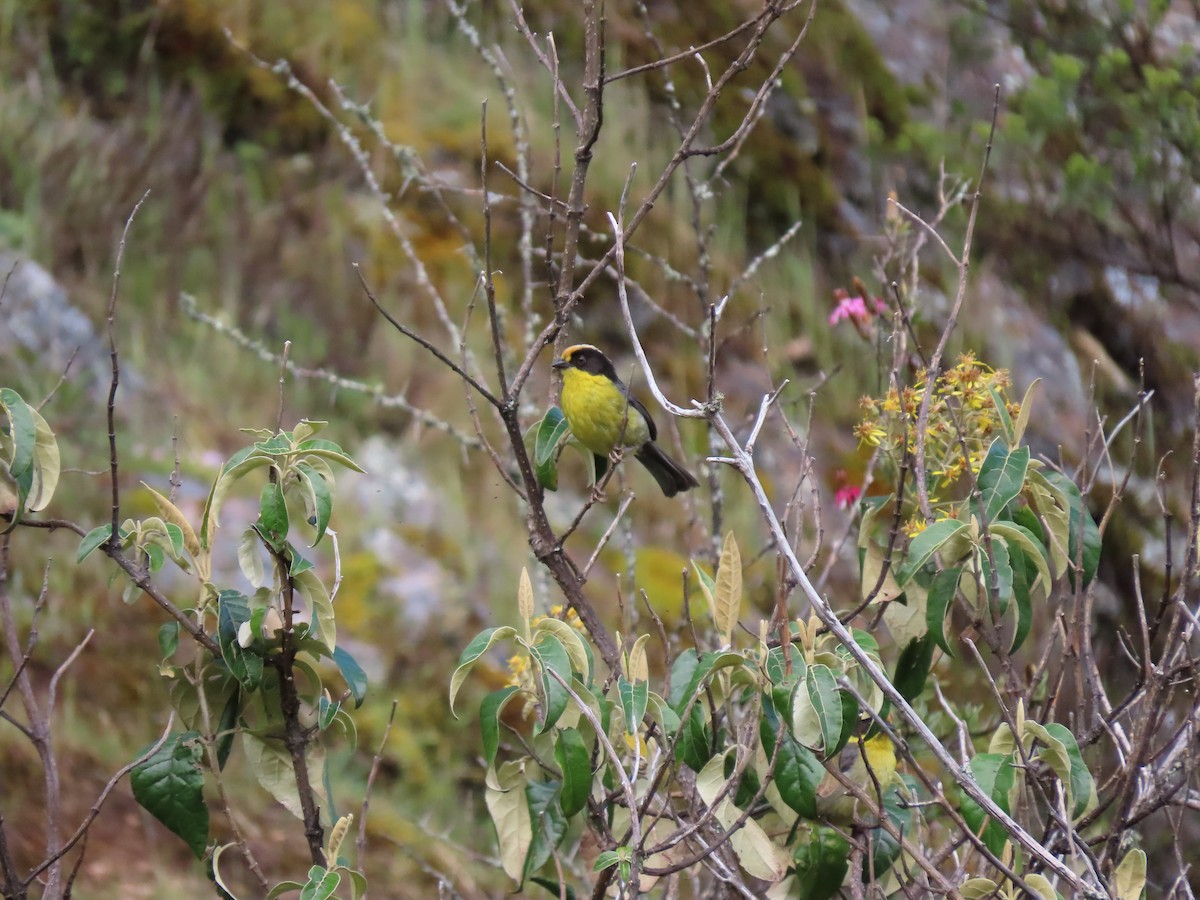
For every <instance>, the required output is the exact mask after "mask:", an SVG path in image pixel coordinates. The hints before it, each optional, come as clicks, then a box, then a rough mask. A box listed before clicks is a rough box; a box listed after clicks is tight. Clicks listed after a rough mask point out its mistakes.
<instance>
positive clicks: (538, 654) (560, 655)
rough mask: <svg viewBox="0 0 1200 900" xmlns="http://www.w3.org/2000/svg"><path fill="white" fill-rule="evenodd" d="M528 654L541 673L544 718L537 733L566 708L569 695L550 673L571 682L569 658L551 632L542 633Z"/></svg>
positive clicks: (557, 718) (552, 724)
mask: <svg viewBox="0 0 1200 900" xmlns="http://www.w3.org/2000/svg"><path fill="white" fill-rule="evenodd" d="M530 655H531V656H532V657H533V660H534V662H536V663H537V665H538V668H539V669H540V670H541V673H542V695H543V699H544V701H545V703H544V705H543V708H542V712H543V714H544V719H543V720H542V723H541V725H540V726H538V728H537V729H536V733H537V734H542V733H544V732H546V731H549V730H550V729H551V728H553V727H554V724H555V723H556V722H557V721H558V720H559V717H560V716H562V714H563V713H564V712H565V711H566V709H567V702H568V701H569V700H570V695H569V694H568V693H567V688H566V686H565V685H564V684H562V683H561V682H560V681H559V680H558V679H557V678H555V677H554V676H552V675H551V674H550V672H551V670H553V671H555V672H557V673H558V674H559V675H561V676H562V678H563V681H565V682H567V683H568V684H570V682H571V658H570V657H569V656H568V655H567V651H566V649H565V648H564V647H563V645H562V643H561V642H560V641H559V639H558V638H556V637H555V636H554V635H552V634H543V635H542V637H541V638H540V639H539V640H538V642H537V643H536V644H534V645H533V648H532V650H531V651H530Z"/></svg>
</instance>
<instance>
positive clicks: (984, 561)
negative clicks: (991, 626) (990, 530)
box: [979, 535, 1013, 616]
mask: <svg viewBox="0 0 1200 900" xmlns="http://www.w3.org/2000/svg"><path fill="white" fill-rule="evenodd" d="M990 543H991V546H992V553H991V556H989V555H988V553H987V545H986V544H985V545H984V546H982V547H980V548H979V577H980V579H981V580H982V582H983V591H984V593H985V595H987V596H991V591H992V588H993V587H995V589H996V596H995V597H993V598H992V599H993V600H994V601H995V603H996V608H997V611H998V612H999V614H1000V615H1001V616H1003V615H1004V613H1005V612H1006V611H1007V610H1008V603H1009V601H1010V600H1012V594H1013V570H1012V562H1011V561H1010V560H1009V555H1008V544H1006V543H1005V542H1004V539H1003V538H997V537H996V536H995V535H992V537H991V541H990ZM993 562H994V563H995V567H994V568H995V578H994V579H993V577H992V571H993V566H992V563H993Z"/></svg>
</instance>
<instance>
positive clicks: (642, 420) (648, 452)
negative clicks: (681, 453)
mask: <svg viewBox="0 0 1200 900" xmlns="http://www.w3.org/2000/svg"><path fill="white" fill-rule="evenodd" d="M553 367H554V368H555V369H558V370H559V371H561V372H562V377H563V389H562V401H561V402H562V411H563V415H564V416H566V419H567V425H569V426H570V428H571V434H573V435H575V439H576V440H577V441H579V443H581V444H582V445H583V446H584V447H585V448H587V449H588V450H590V451H591V452H592V454H593V455H594V456H595V457H596V473H597V477H599V476H600V474H602V473H603V472H604V471H605V469H606V468H607V466H608V455H609V454H610V453H612V452H613V450H615V449H616V448H617V445H618V443H619V444H620V445H621V447H623V448H627V449H630V450H633V455H634V457H635V458H636V459H637V461H638V462H640V463H641V464H642V465H643V466H645V467H646V468H647V469H649V470H650V474H651V475H653V476H654V480H655V481H657V482H658V486H659V487H660V488H662V492H663V493H664V494H666V495H667V496H668V497H674V496H675V495H676V494H678V493H679V492H680V491H686V490H689V489H691V488H694V487H697V486H698V485H699V482H698V481H696V479H695V477H694V476H693V475H692V473H691V472H689V471H688V470H687V469H685V468H684V467H683V466H681V465H680V464H679V463H677V462H676V461H675V460H673V459H671V457H670V456H668V455H667V454H666V453H665V452H664V451H663V449H662V448H661V447H659V446H658V444H656V443H654V440H655V438H657V437H658V429H657V428H656V427H655V425H654V420H653V419H652V418H650V413H649V412H647V410H646V407H645V406H643V405H642V404H641V403H640V402H638V399H637V398H636V397H634V396H633V395H632V394H630V393H629V388H627V387H626V386H625V385H624V383H623V382H622V381H621V379H620V378H618V377H617V370H616V369H614V368H613V364H612V363H611V362H610V361H609V359H608V357H607V356H605V355H604V354H603V353H601V352H600V351H599V350H598V349H597V348H595V347H593V346H592V345H591V344H576V345H575V346H573V347H568V348H567V349H566V350H564V351H563V352H562V356H561V357H559V358H558V359H556V360H555V361H554V364H553Z"/></svg>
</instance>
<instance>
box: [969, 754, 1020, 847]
mask: <svg viewBox="0 0 1200 900" xmlns="http://www.w3.org/2000/svg"><path fill="white" fill-rule="evenodd" d="M967 770H968V771H969V772H970V774H971V777H972V778H974V779H975V783H976V784H978V785H979V788H980V790H982V791H983V793H985V794H987V796H988V797H990V798H991V799H992V800H993V801H995V803H996V805H997V806H999V807H1000V808H1001V809H1002V810H1004V811H1005V812H1009V805H1008V794H1009V790H1010V789H1011V788H1012V785H1013V779H1014V777H1015V775H1014V770H1013V764H1012V755H1011V754H1010V755H1005V756H1002V755H1000V754H998V753H978V754H976V755H975V756H973V757H971V760H970V762H969V763H967ZM960 807H961V811H962V816H963V819H964V821H966V823H967V825H968V827H969V828H970V829H971V831H973V832H974V833H975V834H978V835H980V836H981V837H982V838H983V842H984V844H986V845H987V848H988V849H989V850H991V851H992V853H994V854H996V855H997V856H999V855H1000V854H1001V852H1002V851H1003V850H1004V845H1005V844H1006V843H1007V842H1008V832H1007V831H1005V830H1004V827H1003V826H1002V825H1000V823H999V822H995V821H992V819H991V818H990V817H989V816H988V814H987V813H986V812H984V809H983V807H981V806H980V805H979V804H978V803H976V802H975V801H974V800H972V799H971V798H970V797H969V796H968V795H966V794H965V793H964V794H963V795H962V800H961V801H960ZM985 823H986V825H985Z"/></svg>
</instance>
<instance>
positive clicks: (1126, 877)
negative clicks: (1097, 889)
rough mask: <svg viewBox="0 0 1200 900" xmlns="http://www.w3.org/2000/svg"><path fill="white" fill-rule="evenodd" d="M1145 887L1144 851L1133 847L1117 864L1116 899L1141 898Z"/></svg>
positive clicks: (1134, 899)
mask: <svg viewBox="0 0 1200 900" xmlns="http://www.w3.org/2000/svg"><path fill="white" fill-rule="evenodd" d="M1145 889H1146V851H1145V850H1141V849H1138V848H1137V847H1135V848H1134V849H1132V850H1130V851H1129V852H1128V853H1126V854H1125V858H1124V859H1123V860H1121V864H1120V865H1119V866H1117V900H1141V896H1142V892H1143V891H1145Z"/></svg>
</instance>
